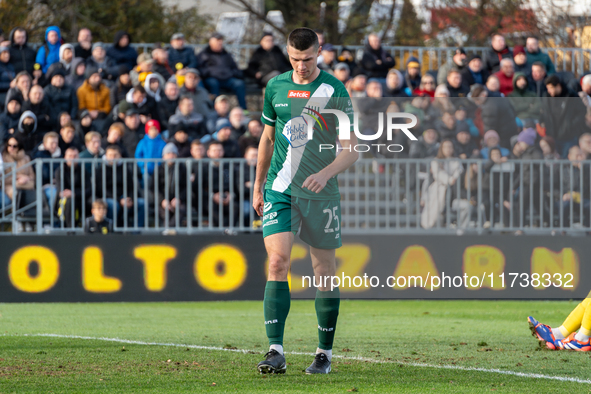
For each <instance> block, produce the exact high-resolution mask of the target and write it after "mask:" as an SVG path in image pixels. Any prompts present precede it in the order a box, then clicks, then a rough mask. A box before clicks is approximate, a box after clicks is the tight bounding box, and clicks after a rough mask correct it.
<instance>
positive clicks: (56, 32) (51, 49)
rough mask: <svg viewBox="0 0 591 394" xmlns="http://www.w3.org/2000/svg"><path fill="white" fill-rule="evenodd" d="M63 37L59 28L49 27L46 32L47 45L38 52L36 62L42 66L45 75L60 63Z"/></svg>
mask: <svg viewBox="0 0 591 394" xmlns="http://www.w3.org/2000/svg"><path fill="white" fill-rule="evenodd" d="M61 41H62V36H61V33H60V29H59V27H57V26H49V27H48V28H47V29H46V30H45V43H44V44H43V45H42V46H41V47H40V48H39V50H38V51H37V57H36V58H35V62H36V63H37V64H39V65H40V66H41V70H42V71H43V73H46V72H47V69H48V68H49V66H51V65H52V64H53V63H58V62H59V61H60V46H61V45H62V42H61Z"/></svg>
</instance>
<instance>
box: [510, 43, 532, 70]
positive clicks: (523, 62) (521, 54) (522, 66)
mask: <svg viewBox="0 0 591 394" xmlns="http://www.w3.org/2000/svg"><path fill="white" fill-rule="evenodd" d="M513 62H514V63H515V64H514V67H513V68H514V70H515V72H516V73H517V72H522V73H524V74H526V75H527V74H529V73H531V64H528V63H527V55H526V54H525V48H524V47H522V46H521V45H515V46H514V47H513Z"/></svg>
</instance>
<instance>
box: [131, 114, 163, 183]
mask: <svg viewBox="0 0 591 394" xmlns="http://www.w3.org/2000/svg"><path fill="white" fill-rule="evenodd" d="M165 145H166V142H164V140H163V139H162V137H161V136H160V123H159V122H158V121H157V120H150V121H148V123H146V135H145V136H144V138H142V139H141V140H140V142H139V143H138V144H137V148H136V149H135V158H136V159H162V150H163V149H164V146H165ZM155 164H158V163H157V162H156V161H155V160H152V161H148V162H147V164H144V161H138V165H139V166H140V170H141V171H142V174H143V175H144V176H146V174H145V170H146V169H147V171H148V175H152V174H153V173H154V167H155Z"/></svg>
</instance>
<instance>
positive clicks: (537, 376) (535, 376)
mask: <svg viewBox="0 0 591 394" xmlns="http://www.w3.org/2000/svg"><path fill="white" fill-rule="evenodd" d="M0 336H14V337H19V336H22V337H50V338H66V339H86V340H93V341H105V342H117V343H127V344H130V345H148V346H170V347H184V348H189V349H200V350H216V351H222V352H235V353H244V354H247V353H251V354H262V352H260V351H256V350H248V349H225V348H223V347H217V346H201V345H184V344H180V343H170V342H164V343H161V342H144V341H134V340H130V339H121V338H106V337H86V336H80V335H62V334H21V335H19V334H15V335H12V334H0ZM285 354H293V355H298V356H314V353H305V352H285ZM333 358H338V359H341V360H355V361H365V362H370V363H376V364H398V365H405V366H408V367H419V368H435V369H452V370H458V371H475V372H488V373H498V374H501V375H511V376H518V377H521V378H533V379H548V380H558V381H561V382H574V383H586V384H591V380H589V379H579V378H571V377H567V376H553V375H543V374H539V373H525V372H516V371H504V370H501V369H496V368H477V367H462V366H458V365H445V364H444V365H435V364H424V363H409V362H403V361H394V360H391V361H390V360H374V359H372V358H366V357H361V356H341V355H333Z"/></svg>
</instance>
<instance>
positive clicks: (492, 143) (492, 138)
mask: <svg viewBox="0 0 591 394" xmlns="http://www.w3.org/2000/svg"><path fill="white" fill-rule="evenodd" d="M482 141H483V144H484V148H482V149H481V150H480V155H481V156H482V158H483V159H485V160H488V158H489V156H490V151H491V150H492V149H499V150H500V152H501V157H508V156H509V154H510V152H509V149H507V148H503V147H501V145H499V143H500V141H501V138H500V137H499V133H497V132H496V131H494V130H488V131H487V132H486V133H484V137H483V139H482Z"/></svg>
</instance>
